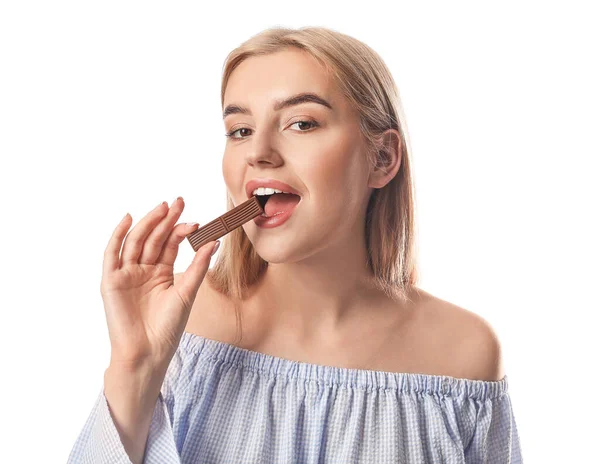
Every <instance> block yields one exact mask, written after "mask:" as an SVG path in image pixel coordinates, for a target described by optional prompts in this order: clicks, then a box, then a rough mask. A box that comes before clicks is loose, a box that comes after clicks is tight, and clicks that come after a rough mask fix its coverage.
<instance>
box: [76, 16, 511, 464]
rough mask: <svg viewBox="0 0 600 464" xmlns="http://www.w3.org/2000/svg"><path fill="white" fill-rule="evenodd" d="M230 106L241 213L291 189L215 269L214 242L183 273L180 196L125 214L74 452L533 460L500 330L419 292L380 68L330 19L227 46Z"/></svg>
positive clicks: (228, 167)
mask: <svg viewBox="0 0 600 464" xmlns="http://www.w3.org/2000/svg"><path fill="white" fill-rule="evenodd" d="M221 101H222V107H223V111H224V115H223V116H224V124H225V128H226V132H227V137H228V138H227V143H226V148H225V154H224V156H223V177H224V180H225V184H226V187H227V193H228V196H227V209H228V210H230V209H232V208H233V207H235V206H237V205H238V204H240V203H242V202H244V201H246V200H247V199H248V198H250V197H251V196H252V195H260V194H264V193H267V194H270V193H273V191H271V190H267V191H266V192H265V191H263V190H261V189H262V188H275V189H277V190H278V191H279V192H288V193H276V194H274V195H273V196H272V198H269V200H268V203H267V205H270V206H268V208H267V209H266V211H267V215H268V216H270V219H266V218H261V217H257V218H255V219H254V220H252V221H249V222H247V223H245V224H244V225H243V226H242V227H240V228H238V229H236V230H234V231H232V232H231V233H229V234H228V235H227V236H225V237H224V239H223V248H222V250H221V253H220V254H219V256H218V259H217V261H216V263H215V266H214V267H213V268H212V269H211V270H210V271H209V270H208V267H209V263H210V256H211V252H213V245H218V244H216V242H210V243H209V244H207V245H206V246H204V247H203V248H201V249H200V250H198V252H197V253H196V256H195V258H194V260H193V262H192V264H191V265H190V267H189V268H188V269H187V270H186V272H185V273H183V274H177V275H173V263H174V261H175V257H176V255H177V250H178V246H179V244H180V243H181V242H182V241H183V240H184V238H185V236H186V235H187V234H189V233H191V232H193V231H194V230H195V228H196V227H197V225H195V226H189V225H186V224H177V225H176V222H177V220H178V218H179V217H180V215H181V213H182V210H183V207H184V204H183V199H181V198H178V199H177V200H176V201H175V202H173V204H172V205H171V206H170V207H166V205H165V204H161V205H159V206H158V207H157V208H156V209H155V210H153V211H151V212H150V213H148V215H147V216H146V217H144V218H143V219H142V220H141V221H140V222H139V223H138V224H137V225H136V226H135V227H134V228H133V229H132V230H131V231H130V232H129V233H127V232H128V230H129V228H130V227H131V217H130V216H129V215H126V217H125V218H124V219H123V220H122V221H121V223H120V224H119V225H118V226H117V228H116V229H115V231H114V234H113V236H112V238H111V240H110V242H109V245H108V247H107V249H106V253H105V256H104V267H103V277H102V286H101V289H102V297H103V301H104V306H105V310H106V315H107V322H108V328H109V334H110V341H111V361H110V365H109V367H108V368H107V370H106V371H105V378H104V386H103V389H102V391H101V392H100V395H99V397H98V400H97V402H96V404H95V406H94V408H93V410H92V412H91V414H90V416H89V419H88V420H87V422H86V424H85V426H84V429H83V430H82V432H81V434H80V436H79V438H78V439H77V442H76V443H75V446H74V448H73V450H72V452H71V456H70V462H78V463H79V462H86V463H87V462H90V463H91V462H102V463H104V462H106V463H108V462H111V463H115V462H123V463H126V462H129V460H131V461H132V462H134V463H139V462H142V461H143V462H160V463H188V462H189V463H196V462H215V463H216V462H219V463H241V462H251V463H259V462H260V463H267V462H268V463H271V462H272V463H288V462H290V463H291V462H297V463H348V462H357V463H358V462H360V463H392V462H394V463H429V462H453V463H483V462H494V463H518V462H521V450H520V443H519V436H518V433H517V428H516V422H515V418H514V415H513V412H512V406H511V401H510V397H509V394H508V384H507V377H506V375H505V374H504V371H503V368H502V362H501V355H500V344H499V341H498V339H497V337H496V335H495V333H494V331H493V329H492V327H490V325H489V324H488V323H487V322H486V321H485V320H484V319H483V318H481V317H479V316H477V315H476V314H475V313H473V312H470V311H468V310H466V309H463V308H460V307H458V306H456V305H453V304H451V303H449V302H446V301H443V300H441V299H439V298H436V297H434V296H433V295H431V294H429V293H427V292H425V291H423V290H421V289H419V288H418V287H417V285H416V284H417V272H416V259H415V235H414V192H413V183H412V179H411V169H410V159H409V158H410V145H409V141H408V134H407V129H406V122H405V118H404V115H403V112H402V107H401V102H400V98H399V95H398V91H397V89H396V86H395V84H394V81H393V79H392V76H391V75H390V73H389V71H388V69H387V67H386V66H385V64H384V62H383V61H382V59H381V58H380V57H379V56H378V55H377V54H376V53H375V52H374V51H373V50H372V49H371V48H369V47H368V46H366V45H365V44H363V43H361V42H360V41H358V40H356V39H354V38H352V37H349V36H347V35H344V34H341V33H338V32H335V31H332V30H329V29H325V28H302V29H284V28H275V29H269V30H265V31H263V32H261V33H260V34H258V35H256V36H254V37H252V38H251V39H250V40H248V41H247V42H246V43H244V44H242V45H241V46H240V47H239V48H238V49H236V50H234V51H233V52H232V53H231V54H230V55H229V56H228V58H227V62H226V64H225V70H224V75H223V81H222V90H221ZM257 189H258V190H257ZM123 239H125V240H124V243H123ZM121 245H122V250H121ZM213 253H214V252H213ZM205 276H206V279H204V277H205Z"/></svg>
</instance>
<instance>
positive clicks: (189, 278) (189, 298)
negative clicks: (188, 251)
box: [175, 240, 220, 308]
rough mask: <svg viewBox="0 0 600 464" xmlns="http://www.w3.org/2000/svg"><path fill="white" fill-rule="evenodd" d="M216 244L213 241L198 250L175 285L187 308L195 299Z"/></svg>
mask: <svg viewBox="0 0 600 464" xmlns="http://www.w3.org/2000/svg"><path fill="white" fill-rule="evenodd" d="M217 242H218V243H220V242H219V240H213V241H212V242H208V243H207V244H205V245H204V246H203V247H201V248H199V249H198V251H197V252H196V255H195V256H194V259H193V260H192V263H191V264H190V265H189V267H188V268H187V269H186V271H185V272H184V274H183V276H181V279H180V280H179V281H178V282H177V284H175V289H176V290H177V292H178V293H179V294H180V295H181V298H182V300H183V301H184V302H185V303H186V304H187V305H188V308H191V307H192V304H193V303H194V300H195V299H196V295H197V294H198V290H199V289H200V285H201V284H202V281H203V280H204V276H205V275H206V272H207V271H208V266H209V265H210V258H211V256H212V254H213V253H214V252H213V248H214V246H215V244H216V243H217ZM215 251H216V250H215Z"/></svg>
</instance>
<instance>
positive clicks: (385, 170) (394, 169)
mask: <svg viewBox="0 0 600 464" xmlns="http://www.w3.org/2000/svg"><path fill="white" fill-rule="evenodd" d="M380 140H381V142H380V144H379V153H378V155H377V164H376V166H375V167H374V168H373V169H372V171H371V175H370V176H369V187H373V188H382V187H385V186H386V185H387V184H388V182H390V181H391V180H392V179H393V178H394V177H395V176H396V174H397V173H398V170H399V169H400V164H401V161H402V156H401V148H402V138H401V137H400V133H399V132H398V131H397V130H395V129H389V130H387V131H385V132H384V133H383V134H382V135H381V139H380Z"/></svg>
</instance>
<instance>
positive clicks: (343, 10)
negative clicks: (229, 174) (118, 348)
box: [0, 0, 600, 463]
mask: <svg viewBox="0 0 600 464" xmlns="http://www.w3.org/2000/svg"><path fill="white" fill-rule="evenodd" d="M591 5H592V2H589V3H583V2H572V1H570V2H566V1H564V2H532V1H519V2H502V3H499V2H496V3H494V4H492V3H491V2H485V3H484V2H439V3H432V2H425V1H418V2H417V1H414V2H398V1H395V2H389V3H388V2H379V1H373V0H371V1H369V2H356V3H354V4H351V3H349V2H316V3H315V2H280V1H279V2H258V3H257V2H256V1H254V2H232V1H227V2H217V3H216V4H215V5H214V6H211V7H210V8H208V7H207V6H205V5H201V3H200V2H162V3H158V2H126V1H125V2H124V1H118V2H115V1H104V2H85V1H78V2H76V1H72V2H66V1H54V2H41V1H40V2H28V1H6V2H3V3H2V6H0V66H1V69H0V155H1V160H2V169H1V170H0V173H1V174H0V175H1V176H2V177H1V183H0V186H1V187H0V188H1V189H2V192H1V193H2V200H3V201H4V207H3V211H2V227H1V231H2V232H1V233H2V237H1V240H2V250H3V253H2V258H3V259H2V261H3V266H2V271H1V272H2V279H1V282H2V292H1V298H2V300H1V304H2V307H1V311H0V314H1V316H0V317H1V320H0V330H1V334H0V335H1V336H0V343H1V344H2V345H1V355H2V368H3V369H2V371H3V379H4V380H3V381H2V383H1V385H2V386H1V388H2V390H1V398H2V416H3V420H2V424H3V425H2V427H3V428H5V432H4V433H3V437H4V440H3V445H2V451H0V453H4V455H3V456H2V457H0V460H1V461H2V462H65V461H66V460H67V456H68V454H69V452H70V450H71V447H72V445H73V443H74V441H75V439H76V437H77V436H78V434H79V431H80V430H81V428H82V426H83V424H84V422H85V420H86V418H87V416H88V414H89V412H90V410H91V407H92V405H93V402H94V401H95V399H96V397H97V395H98V392H99V391H100V388H101V385H102V382H103V374H104V370H105V368H106V367H107V366H108V364H107V363H108V360H109V356H110V345H109V340H108V332H107V329H106V321H105V316H104V310H103V305H102V300H101V296H100V291H99V286H100V278H101V266H102V258H103V256H102V255H103V252H104V248H105V246H106V244H107V241H108V238H109V237H110V234H111V233H112V231H113V229H114V227H115V226H116V224H117V223H118V222H119V220H120V219H121V218H122V217H123V215H124V214H125V213H126V212H129V213H130V214H131V215H132V216H133V220H134V223H137V221H138V220H139V219H140V218H141V217H142V216H143V215H144V214H146V212H148V211H149V210H150V209H152V208H153V207H154V206H156V205H157V204H158V203H159V202H161V201H163V200H166V201H168V202H169V203H170V202H171V201H172V200H173V199H174V198H175V197H177V196H178V195H181V196H183V198H184V199H185V201H186V205H187V206H186V209H185V210H184V212H183V215H182V217H181V221H186V222H187V221H197V222H200V223H201V224H203V223H205V222H208V221H209V220H212V219H213V218H215V217H217V216H219V215H220V214H222V213H224V212H225V204H226V203H225V185H224V182H223V178H222V173H221V158H222V154H223V149H224V145H225V137H224V136H223V134H224V132H225V130H224V126H223V122H222V118H221V116H220V115H221V106H220V97H219V92H220V80H221V71H222V66H223V63H224V60H225V57H226V55H227V53H229V51H231V50H232V49H233V48H235V47H236V46H237V45H239V44H240V43H241V42H243V41H244V40H246V39H247V38H249V37H250V36H251V35H254V34H256V33H258V32H259V31H261V30H262V29H264V28H267V27H271V26H277V25H280V26H288V27H302V26H325V27H330V28H332V29H335V30H338V31H340V32H343V33H346V34H349V35H352V36H354V37H356V38H358V39H359V40H362V41H364V42H365V43H367V44H368V45H370V46H371V47H373V48H374V49H375V50H376V51H377V52H378V53H379V54H380V55H381V56H382V57H383V58H384V60H385V61H386V63H387V65H388V67H389V68H390V69H391V71H392V73H393V76H394V78H395V80H396V83H397V85H398V87H399V89H400V94H401V97H402V100H403V103H404V106H405V110H406V115H407V118H408V127H409V135H410V138H411V143H412V149H413V154H412V156H413V166H414V175H415V179H416V185H417V208H418V213H417V214H418V227H419V229H418V233H419V249H420V258H421V261H420V267H421V270H422V276H423V278H422V281H421V285H420V286H421V287H422V288H423V289H425V290H427V291H429V292H431V293H433V294H434V295H436V296H438V297H440V298H443V299H446V300H448V301H450V302H453V303H455V304H458V305H460V306H462V307H465V308H467V309H469V310H471V311H474V312H476V313H478V314H480V315H481V316H483V317H484V318H486V319H487V320H488V321H489V322H490V323H491V324H492V325H493V327H494V328H495V329H496V331H497V333H498V335H499V337H500V339H501V342H502V345H503V357H504V363H505V368H506V373H507V375H508V379H509V392H510V393H511V398H512V402H513V408H514V413H515V416H516V420H517V424H518V428H519V434H520V436H521V443H522V449H523V456H524V458H525V460H526V461H527V462H530V463H534V462H584V461H587V459H586V457H591V456H593V455H594V452H595V451H596V452H597V432H598V422H597V421H598V417H600V410H599V407H598V401H597V390H598V388H599V387H598V384H597V383H596V381H597V379H598V375H597V371H598V348H597V346H598V345H597V340H598V336H597V334H598V331H597V326H596V324H594V323H593V322H592V320H593V318H594V317H595V316H596V314H597V313H598V310H599V309H600V305H599V303H598V295H597V289H598V285H597V282H598V278H599V273H598V267H597V262H598V258H599V257H600V256H599V250H598V244H597V243H598V242H597V240H598V237H599V236H600V233H599V232H600V231H599V230H598V226H597V224H596V220H597V217H598V199H599V198H600V195H599V189H598V183H597V177H598V169H597V166H598V165H597V159H598V156H599V155H600V149H599V147H600V143H599V141H598V137H599V135H600V133H599V131H598V126H599V123H600V118H599V110H598V107H599V104H600V92H599V86H598V82H600V73H599V71H598V68H597V66H598V55H599V51H598V43H600V33H599V32H598V27H597V24H598V15H597V14H595V13H594V11H593V9H592V6H591ZM594 184H595V185H594ZM192 254H193V250H192V249H191V247H189V246H188V245H186V242H183V245H182V247H181V249H180V253H179V256H178V258H177V262H176V272H183V271H184V270H185V269H186V268H187V266H188V265H189V263H190V260H191V258H192ZM213 260H214V258H213ZM6 432H8V434H7V433H6ZM7 455H8V457H10V459H9V458H8V457H7Z"/></svg>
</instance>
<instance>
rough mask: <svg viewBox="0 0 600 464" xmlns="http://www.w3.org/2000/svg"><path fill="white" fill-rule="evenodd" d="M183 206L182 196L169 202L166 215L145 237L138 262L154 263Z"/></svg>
mask: <svg viewBox="0 0 600 464" xmlns="http://www.w3.org/2000/svg"><path fill="white" fill-rule="evenodd" d="M184 207H185V203H184V201H183V198H181V197H177V199H176V200H175V201H174V202H173V203H172V204H171V207H170V208H169V211H168V213H167V215H166V217H164V218H163V220H162V221H161V222H160V224H158V226H156V227H155V228H154V229H153V230H152V231H151V232H150V235H148V237H147V238H146V240H145V242H144V246H143V248H142V254H141V255H140V258H139V260H138V261H139V263H140V264H154V263H155V262H156V258H157V257H158V256H159V255H160V253H161V251H162V249H163V245H164V244H165V240H166V239H167V237H168V236H169V234H170V232H171V230H172V229H173V224H175V222H177V219H179V216H181V212H182V211H183V208H184Z"/></svg>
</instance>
